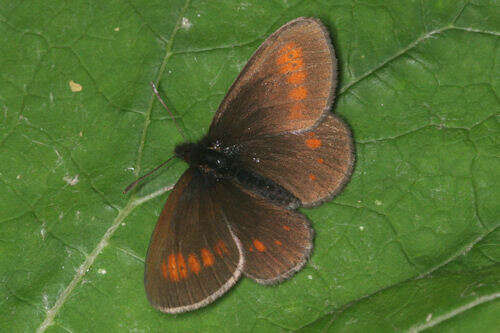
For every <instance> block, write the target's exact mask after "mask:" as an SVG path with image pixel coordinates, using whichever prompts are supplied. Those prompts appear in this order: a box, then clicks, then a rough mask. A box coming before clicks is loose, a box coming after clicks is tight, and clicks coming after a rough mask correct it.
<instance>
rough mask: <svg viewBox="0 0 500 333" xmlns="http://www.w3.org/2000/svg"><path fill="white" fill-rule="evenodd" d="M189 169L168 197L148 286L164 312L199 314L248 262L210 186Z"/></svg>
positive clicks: (151, 257)
mask: <svg viewBox="0 0 500 333" xmlns="http://www.w3.org/2000/svg"><path fill="white" fill-rule="evenodd" d="M206 182H207V179H206V178H204V177H203V176H202V175H201V174H200V173H199V172H198V171H196V170H195V169H194V168H190V169H188V170H187V171H186V172H185V173H184V175H183V176H182V177H181V179H180V180H179V182H178V183H177V184H176V186H175V188H174V190H173V191H172V193H170V196H169V197H168V200H167V202H166V204H165V207H164V209H163V211H162V213H161V215H160V218H159V219H158V223H157V225H156V228H155V230H154V232H153V235H152V237H151V241H150V245H149V249H148V254H147V258H146V270H145V276H144V285H145V288H146V294H147V296H148V299H149V301H150V302H151V304H152V305H153V306H154V307H155V308H157V309H159V310H160V311H162V312H167V313H179V312H185V311H190V310H194V309H197V308H199V307H202V306H204V305H207V304H208V303H211V302H212V301H214V300H215V299H216V298H218V297H219V296H221V295H222V294H224V293H225V292H226V291H227V290H228V289H229V288H230V287H231V286H232V285H234V284H235V283H236V281H237V280H238V279H239V277H240V275H241V272H242V269H243V264H244V257H243V255H242V253H243V252H242V246H241V243H240V242H239V240H238V239H237V238H236V236H235V235H234V234H233V232H232V231H231V229H230V227H229V225H228V223H227V221H226V220H225V217H224V216H223V212H222V209H221V207H220V204H219V202H218V201H217V202H216V201H214V200H213V193H211V189H212V187H210V186H207V184H206Z"/></svg>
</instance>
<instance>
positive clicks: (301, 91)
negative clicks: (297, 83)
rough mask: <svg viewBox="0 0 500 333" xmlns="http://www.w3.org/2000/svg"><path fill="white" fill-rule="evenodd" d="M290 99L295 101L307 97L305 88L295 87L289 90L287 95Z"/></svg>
mask: <svg viewBox="0 0 500 333" xmlns="http://www.w3.org/2000/svg"><path fill="white" fill-rule="evenodd" d="M288 96H290V98H292V99H295V100H298V101H300V100H303V99H305V98H306V97H307V89H306V88H305V87H297V88H294V89H292V90H290V93H289V94H288Z"/></svg>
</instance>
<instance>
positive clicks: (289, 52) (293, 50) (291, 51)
mask: <svg viewBox="0 0 500 333" xmlns="http://www.w3.org/2000/svg"><path fill="white" fill-rule="evenodd" d="M278 54H279V56H278V58H276V64H277V65H278V67H279V71H280V72H281V73H283V74H286V73H290V72H295V71H298V70H301V69H303V68H304V60H303V58H302V48H301V47H299V46H297V44H295V43H294V42H290V43H287V44H285V45H284V46H283V47H282V48H281V49H279V51H278Z"/></svg>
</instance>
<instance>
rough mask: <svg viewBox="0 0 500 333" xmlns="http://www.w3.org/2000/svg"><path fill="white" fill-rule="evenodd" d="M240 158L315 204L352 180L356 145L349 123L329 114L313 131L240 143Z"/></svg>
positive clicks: (246, 165)
mask: <svg viewBox="0 0 500 333" xmlns="http://www.w3.org/2000/svg"><path fill="white" fill-rule="evenodd" d="M240 158H241V160H242V162H243V164H244V165H245V167H246V168H249V169H250V170H252V171H254V172H256V173H259V174H260V175H262V176H264V177H267V178H269V179H272V180H273V181H275V182H277V183H278V184H280V185H281V186H283V187H284V188H285V189H287V190H288V191H290V192H291V193H292V194H293V195H294V196H295V197H297V198H298V199H299V200H300V201H301V202H302V205H304V206H312V205H315V204H317V203H320V202H322V201H324V200H326V199H328V198H331V197H332V196H333V195H335V194H337V193H338V192H339V191H340V190H341V189H342V188H343V186H344V185H345V184H346V182H347V181H348V180H349V178H350V176H351V173H352V168H353V164H354V145H353V141H352V137H351V132H350V130H349V128H348V127H347V125H346V124H345V122H344V121H343V120H342V119H340V118H339V117H337V116H335V115H332V114H329V115H327V116H326V118H325V119H324V121H323V122H321V123H320V125H319V126H317V127H315V128H313V129H312V130H308V131H305V132H300V133H286V134H283V135H279V136H274V137H271V138H265V137H264V138H262V137H256V138H254V139H252V140H248V141H246V142H244V143H242V144H241V146H240Z"/></svg>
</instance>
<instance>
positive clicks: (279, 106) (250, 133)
mask: <svg viewBox="0 0 500 333" xmlns="http://www.w3.org/2000/svg"><path fill="white" fill-rule="evenodd" d="M336 75H337V73H336V59H335V54H334V51H333V47H332V45H331V42H330V37H329V35H328V32H327V30H326V28H325V27H324V26H323V24H322V23H321V22H319V21H318V20H316V19H312V18H298V19H296V20H293V21H291V22H289V23H287V24H285V25H284V26H283V27H281V28H280V29H278V30H277V31H276V32H275V33H273V34H272V35H271V36H269V37H268V38H267V39H266V40H265V41H264V43H262V45H261V46H260V47H259V49H258V50H257V51H256V52H255V53H254V55H253V56H252V57H251V58H250V60H249V61H248V63H247V65H246V66H245V67H244V69H243V70H242V71H241V74H240V75H239V76H238V78H237V79H236V81H235V82H234V84H233V85H232V87H231V88H230V90H229V92H228V94H227V95H226V97H225V99H224V100H223V102H222V103H221V105H220V107H219V110H218V111H217V113H216V115H215V117H214V119H213V122H212V125H211V127H210V131H209V137H210V138H213V139H218V140H220V139H222V141H223V143H224V144H227V145H231V144H236V143H239V142H241V141H244V140H245V139H247V138H252V137H254V136H266V135H273V134H277V133H282V132H288V131H300V130H303V129H306V128H308V127H311V126H313V125H315V124H317V123H318V122H319V121H320V120H321V118H322V116H324V115H325V112H327V111H328V110H329V109H330V107H331V104H332V99H333V96H334V91H335V86H336Z"/></svg>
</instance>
